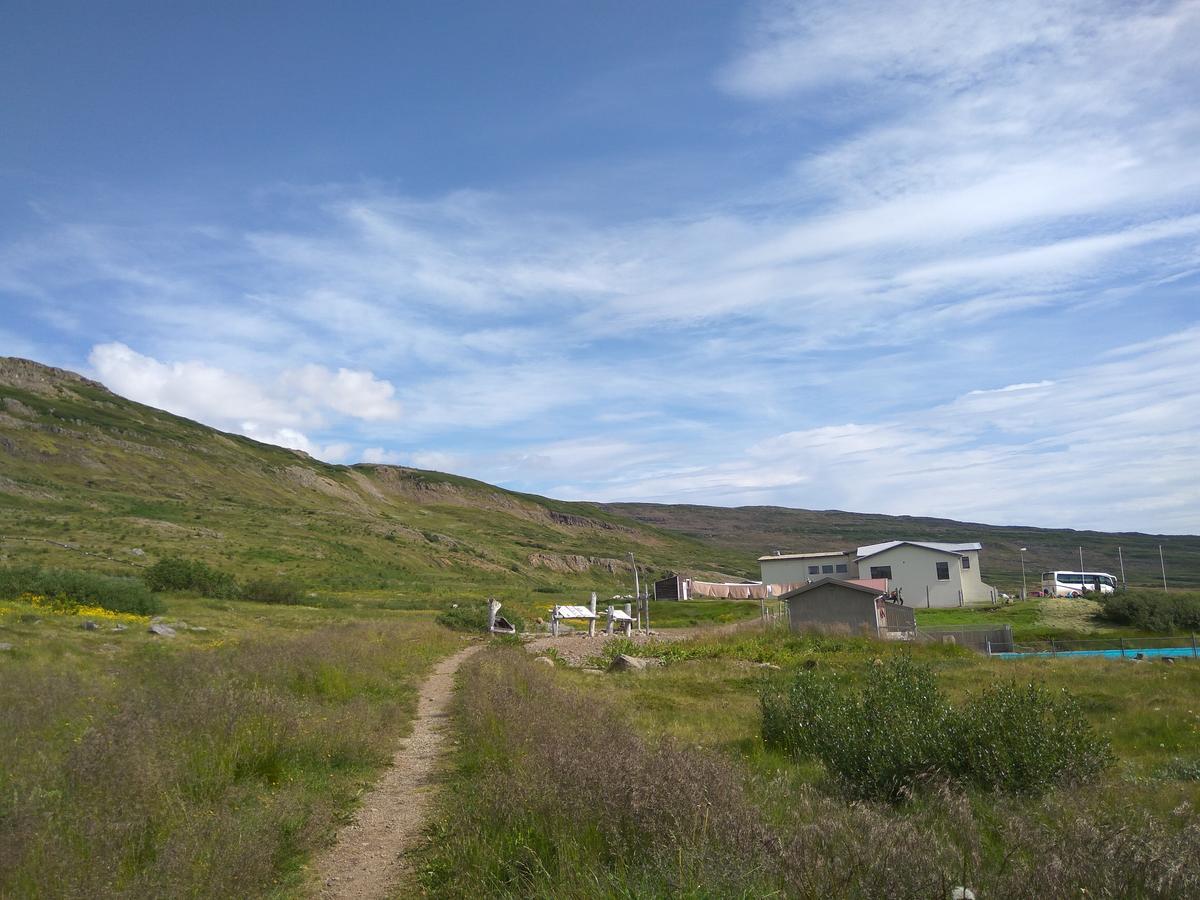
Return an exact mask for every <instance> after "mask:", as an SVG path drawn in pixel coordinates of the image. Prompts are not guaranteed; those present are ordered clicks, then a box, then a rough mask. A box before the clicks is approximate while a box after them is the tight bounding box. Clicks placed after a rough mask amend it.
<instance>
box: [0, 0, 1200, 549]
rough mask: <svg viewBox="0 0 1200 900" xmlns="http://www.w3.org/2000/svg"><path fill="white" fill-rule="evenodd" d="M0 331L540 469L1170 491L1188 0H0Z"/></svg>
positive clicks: (131, 389)
mask: <svg viewBox="0 0 1200 900" xmlns="http://www.w3.org/2000/svg"><path fill="white" fill-rule="evenodd" d="M4 18H5V25H4V27H3V28H2V29H0V110H2V112H0V117H2V118H0V311H2V313H3V315H2V316H0V354H5V355H18V356H27V357H32V358H35V359H38V360H41V361H43V362H47V363H51V364H54V365H60V366H64V367H67V368H71V369H75V370H77V371H82V372H85V373H87V374H90V375H92V376H93V377H97V378H99V379H100V380H102V381H104V382H105V383H106V384H107V385H108V386H109V387H111V388H112V389H113V390H116V391H118V392H119V393H122V394H125V395H126V396H130V397H132V398H134V399H138V400H141V401H143V402H146V403H151V404H153V405H156V406H160V407H163V408H167V409H170V410H172V411H174V412H178V413H181V414H183V415H188V416H191V417H193V418H196V419H199V420H200V421H203V422H206V423H208V424H212V425H214V426H217V427H220V428H224V429H227V430H231V431H237V432H241V433H245V434H248V435H250V436H252V437H256V438H259V439H261V440H266V441H271V442H275V443H281V444H285V445H287V446H293V447H297V448H299V449H304V450H306V451H308V452H310V453H312V454H313V455H315V456H318V457H321V458H323V459H327V460H329V461H332V462H357V461H360V460H367V461H377V462H396V463H401V464H407V465H417V466H423V467H428V468H436V469H441V470H444V471H453V472H458V473H462V474H467V475H472V476H475V477H479V478H483V479H486V480H488V481H492V482H496V483H500V484H503V485H506V486H510V487H514V488H517V489H521V490H530V491H536V492H539V493H545V494H550V495H553V496H558V497H563V498H569V499H598V500H623V499H636V500H661V501H669V502H695V503H714V504H723V505H735V504H747V503H754V504H759V503H765V504H777V505H786V506H802V507H810V508H841V509H851V510H858V511H870V512H887V513H897V514H913V515H942V516H951V517H955V518H962V519H969V520H974V521H988V522H996V523H1013V524H1017V523H1027V524H1038V525H1047V526H1052V525H1053V526H1073V527H1096V528H1107V529H1137V530H1145V531H1163V532H1183V531H1186V532H1198V531H1200V454H1198V453H1197V449H1196V448H1197V443H1198V438H1200V389H1198V385H1200V301H1198V289H1200V163H1198V162H1197V159H1198V158H1200V155H1198V154H1197V150H1196V148H1197V147H1198V146H1200V77H1198V76H1200V4H1197V3H1196V2H1174V3H1172V2H1163V3H1147V4H1104V3H1096V2H1083V3H1043V2H1026V0H1014V2H1011V3H1005V4H990V3H976V4H973V3H962V2H955V0H916V2H907V0H906V2H895V3H886V4H885V3H875V4H871V3H857V2H847V3H839V4H836V5H833V4H807V3H795V2H784V0H780V2H766V3H748V4H736V3H705V2H694V0H689V2H679V3H670V2H661V3H654V4H647V3H617V2H612V3H605V4H568V3H558V2H542V3H513V4H496V3H475V2H447V3H439V4H350V5H346V4H329V3H305V2H289V3H267V2H263V3H255V4H219V3H205V4H191V3H183V2H180V3H170V4H163V3H126V2H113V3H105V4H95V3H81V2H80V3H55V2H38V3H32V2H29V3H10V4H8V5H7V6H6V11H5V16H4Z"/></svg>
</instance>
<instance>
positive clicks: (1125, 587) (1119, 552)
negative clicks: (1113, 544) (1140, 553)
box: [1117, 547, 1129, 591]
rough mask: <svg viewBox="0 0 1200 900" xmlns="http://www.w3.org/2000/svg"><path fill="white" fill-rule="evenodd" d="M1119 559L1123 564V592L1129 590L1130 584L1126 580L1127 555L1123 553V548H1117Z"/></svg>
mask: <svg viewBox="0 0 1200 900" xmlns="http://www.w3.org/2000/svg"><path fill="white" fill-rule="evenodd" d="M1117 559H1118V560H1119V561H1120V563H1121V590H1124V591H1127V590H1129V582H1128V581H1126V580H1125V554H1123V553H1122V552H1121V548H1120V547H1118V548H1117Z"/></svg>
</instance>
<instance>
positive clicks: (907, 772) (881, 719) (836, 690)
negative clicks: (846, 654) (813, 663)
mask: <svg viewBox="0 0 1200 900" xmlns="http://www.w3.org/2000/svg"><path fill="white" fill-rule="evenodd" d="M762 708H763V737H764V739H765V740H766V741H767V743H768V744H770V745H773V746H778V747H781V748H783V749H786V750H789V751H790V752H792V753H793V754H795V755H796V756H801V757H804V756H815V757H816V758H818V759H820V760H821V762H823V763H824V764H825V767H826V769H828V770H829V773H830V774H831V775H833V776H834V777H835V778H837V779H838V781H840V782H841V783H842V784H843V785H844V786H845V787H846V788H848V789H849V791H850V792H851V793H853V794H855V795H859V796H864V797H878V798H887V799H895V798H897V797H900V796H902V795H904V794H906V793H908V792H909V791H911V789H912V787H913V786H914V785H915V783H916V782H917V781H918V780H920V779H922V778H924V777H927V776H930V775H934V774H936V773H938V772H940V771H941V770H942V769H943V768H944V762H945V757H946V750H945V748H946V745H947V743H948V741H949V738H950V724H951V723H950V712H951V711H950V707H949V706H948V705H947V703H946V701H945V699H944V698H943V697H942V695H941V693H940V692H939V691H938V689H937V685H936V683H935V681H934V678H933V673H932V672H931V671H930V670H929V669H928V668H927V667H925V666H921V665H918V664H917V663H914V662H913V661H912V660H911V659H909V658H907V657H896V658H894V659H892V660H890V661H889V662H887V663H880V664H878V665H875V666H872V668H871V670H870V671H869V673H868V675H867V683H866V686H865V687H864V688H863V690H862V691H861V693H859V694H857V695H855V694H854V693H853V692H851V691H849V690H847V689H846V688H845V687H843V686H842V685H841V684H839V683H838V682H837V681H835V680H834V679H833V678H832V677H831V676H829V675H826V674H822V673H818V672H816V671H801V672H800V673H799V674H798V675H797V676H796V678H795V679H794V680H793V682H792V684H791V686H790V687H789V688H788V690H787V691H786V693H784V694H782V695H780V694H777V693H774V692H770V691H768V692H766V693H765V694H764V695H763V700H762Z"/></svg>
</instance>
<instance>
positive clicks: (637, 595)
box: [629, 550, 642, 631]
mask: <svg viewBox="0 0 1200 900" xmlns="http://www.w3.org/2000/svg"><path fill="white" fill-rule="evenodd" d="M629 565H630V566H631V567H632V568H633V599H634V601H635V602H636V603H637V611H638V631H641V630H642V585H641V582H640V581H639V580H638V570H637V560H636V559H634V558H633V551H632V550H630V551H629Z"/></svg>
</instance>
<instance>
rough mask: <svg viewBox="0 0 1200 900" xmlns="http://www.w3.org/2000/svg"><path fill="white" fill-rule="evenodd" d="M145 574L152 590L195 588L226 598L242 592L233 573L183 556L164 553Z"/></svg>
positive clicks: (203, 592) (196, 590) (209, 594)
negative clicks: (165, 554)
mask: <svg viewBox="0 0 1200 900" xmlns="http://www.w3.org/2000/svg"><path fill="white" fill-rule="evenodd" d="M143 578H145V580H146V584H147V585H149V587H150V590H152V591H195V592H196V593H198V594H203V595H204V596H205V597H219V598H221V599H226V600H229V599H236V598H238V597H240V596H241V592H240V591H239V589H238V584H237V581H236V580H235V579H234V577H233V576H232V575H230V574H228V573H226V572H221V571H219V570H217V569H214V568H212V567H211V566H209V565H207V564H205V563H202V562H200V561H199V560H196V559H185V558H183V557H181V556H165V557H163V558H162V559H160V560H159V561H158V562H156V563H155V564H154V565H152V566H151V567H150V568H149V569H147V570H146V573H145V575H144V576H143Z"/></svg>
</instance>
